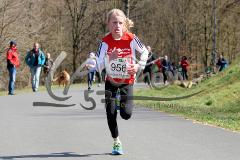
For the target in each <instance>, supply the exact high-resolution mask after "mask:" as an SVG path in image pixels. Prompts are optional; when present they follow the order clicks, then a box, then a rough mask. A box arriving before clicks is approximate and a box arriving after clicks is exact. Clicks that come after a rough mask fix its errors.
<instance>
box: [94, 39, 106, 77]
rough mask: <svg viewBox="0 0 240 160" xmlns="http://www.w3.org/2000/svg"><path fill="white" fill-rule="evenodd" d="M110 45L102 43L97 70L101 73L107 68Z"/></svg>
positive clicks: (99, 49)
mask: <svg viewBox="0 0 240 160" xmlns="http://www.w3.org/2000/svg"><path fill="white" fill-rule="evenodd" d="M107 49H108V45H107V44H106V43H105V42H101V43H100V45H99V47H98V51H97V57H96V70H97V71H98V72H99V73H101V72H102V70H103V69H104V68H105V61H104V58H105V55H106V53H107Z"/></svg>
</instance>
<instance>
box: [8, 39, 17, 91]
mask: <svg viewBox="0 0 240 160" xmlns="http://www.w3.org/2000/svg"><path fill="white" fill-rule="evenodd" d="M18 55H19V53H18V50H17V43H16V41H11V42H10V44H9V48H8V50H7V69H8V72H9V84H8V95H14V89H15V80H16V74H17V70H16V68H17V67H19V65H20V62H19V58H18Z"/></svg>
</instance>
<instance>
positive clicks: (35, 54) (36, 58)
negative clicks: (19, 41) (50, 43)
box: [25, 43, 45, 92]
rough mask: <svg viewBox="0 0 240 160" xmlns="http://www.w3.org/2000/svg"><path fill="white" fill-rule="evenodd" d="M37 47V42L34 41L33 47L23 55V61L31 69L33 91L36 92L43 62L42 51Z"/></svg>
mask: <svg viewBox="0 0 240 160" xmlns="http://www.w3.org/2000/svg"><path fill="white" fill-rule="evenodd" d="M39 47H40V45H39V43H34V44H33V49H32V50H30V51H28V52H27V56H26V57H25V62H26V64H27V65H28V66H29V68H30V71H31V82H32V90H33V92H36V91H37V90H38V87H39V79H40V74H41V69H42V66H43V65H44V62H45V55H44V52H43V51H42V50H41V49H40V48H39Z"/></svg>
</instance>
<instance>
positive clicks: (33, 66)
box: [6, 40, 53, 95]
mask: <svg viewBox="0 0 240 160" xmlns="http://www.w3.org/2000/svg"><path fill="white" fill-rule="evenodd" d="M6 57H7V69H8V72H9V84H8V95H14V94H15V93H14V90H15V81H16V74H17V68H18V67H19V66H20V59H19V52H18V49H17V43H16V41H14V40H12V41H10V43H9V48H8V49H7V53H6ZM25 62H26V64H27V65H28V66H29V68H30V73H31V84H32V90H33V92H36V91H38V87H39V80H40V74H41V70H42V67H43V71H44V73H48V72H49V70H50V68H51V66H52V65H53V60H52V59H51V56H50V53H47V54H46V55H45V54H44V52H43V51H42V50H41V49H40V45H39V43H34V44H33V48H32V49H31V50H30V51H28V52H27V54H26V56H25Z"/></svg>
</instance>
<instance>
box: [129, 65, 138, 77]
mask: <svg viewBox="0 0 240 160" xmlns="http://www.w3.org/2000/svg"><path fill="white" fill-rule="evenodd" d="M138 68H139V64H128V68H127V71H128V74H130V75H134V74H135V73H137V71H138Z"/></svg>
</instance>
